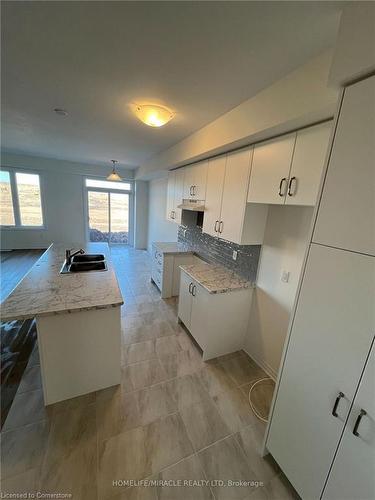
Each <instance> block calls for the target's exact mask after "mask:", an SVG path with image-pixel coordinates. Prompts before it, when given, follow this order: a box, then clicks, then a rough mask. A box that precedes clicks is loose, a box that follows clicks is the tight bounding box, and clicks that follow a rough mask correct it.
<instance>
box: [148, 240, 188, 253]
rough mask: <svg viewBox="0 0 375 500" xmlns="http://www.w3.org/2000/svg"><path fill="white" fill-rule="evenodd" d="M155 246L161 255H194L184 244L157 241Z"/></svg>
mask: <svg viewBox="0 0 375 500" xmlns="http://www.w3.org/2000/svg"><path fill="white" fill-rule="evenodd" d="M153 245H154V247H155V248H156V249H157V250H159V252H161V253H193V251H192V250H191V248H189V247H188V246H187V245H185V244H184V243H164V242H161V241H157V242H154V243H153Z"/></svg>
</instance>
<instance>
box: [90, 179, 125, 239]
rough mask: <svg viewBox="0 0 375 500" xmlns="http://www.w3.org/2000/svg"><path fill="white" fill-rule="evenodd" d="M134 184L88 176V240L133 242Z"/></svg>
mask: <svg viewBox="0 0 375 500" xmlns="http://www.w3.org/2000/svg"><path fill="white" fill-rule="evenodd" d="M131 188H132V185H131V184H130V183H129V182H111V181H98V180H95V179H86V192H87V196H86V199H87V226H88V227H87V230H88V240H89V241H92V242H106V243H109V244H122V245H129V244H132V241H131V240H132V231H131V229H132V192H131Z"/></svg>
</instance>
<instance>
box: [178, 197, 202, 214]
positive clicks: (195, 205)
mask: <svg viewBox="0 0 375 500" xmlns="http://www.w3.org/2000/svg"><path fill="white" fill-rule="evenodd" d="M177 208H181V209H182V210H191V211H192V212H204V210H205V208H204V201H203V200H182V203H181V205H178V206H177Z"/></svg>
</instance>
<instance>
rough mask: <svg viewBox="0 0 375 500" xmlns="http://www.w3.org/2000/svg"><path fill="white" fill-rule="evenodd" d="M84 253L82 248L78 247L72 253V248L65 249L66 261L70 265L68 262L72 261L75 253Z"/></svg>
mask: <svg viewBox="0 0 375 500" xmlns="http://www.w3.org/2000/svg"><path fill="white" fill-rule="evenodd" d="M84 253H85V251H84V250H82V248H80V249H79V250H77V251H76V252H73V253H72V249H70V250H65V260H66V263H67V264H68V265H69V266H70V264H71V263H72V257H74V256H75V255H78V254H84Z"/></svg>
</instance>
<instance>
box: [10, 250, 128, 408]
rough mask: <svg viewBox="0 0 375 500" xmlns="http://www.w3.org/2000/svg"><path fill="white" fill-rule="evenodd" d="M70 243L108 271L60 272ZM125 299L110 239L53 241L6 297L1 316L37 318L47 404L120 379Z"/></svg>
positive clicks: (118, 381)
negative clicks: (99, 256)
mask: <svg viewBox="0 0 375 500" xmlns="http://www.w3.org/2000/svg"><path fill="white" fill-rule="evenodd" d="M66 248H74V249H76V250H77V249H79V248H82V249H83V250H85V252H86V253H101V254H104V256H105V259H106V263H107V270H106V271H90V272H82V273H70V274H60V270H61V268H62V266H63V264H64V261H65V249H66ZM122 304H123V298H122V295H121V291H120V289H119V286H118V283H117V278H116V275H115V272H114V269H113V266H112V263H111V257H110V251H109V247H108V245H107V244H106V243H87V244H73V245H72V244H70V245H66V246H62V245H51V246H50V247H49V248H48V249H47V250H46V252H45V253H44V254H43V255H42V256H41V257H40V259H39V260H38V261H37V262H36V263H35V264H34V266H33V267H32V268H31V270H30V271H29V273H28V274H27V275H26V276H25V277H24V279H23V280H22V281H21V282H20V283H19V285H18V286H17V287H16V288H15V289H14V290H13V291H12V293H11V294H10V295H9V296H8V298H7V299H6V300H5V301H4V302H3V304H2V308H1V309H2V310H1V319H2V321H10V320H13V319H26V318H34V317H35V318H36V322H37V332H38V345H39V353H40V365H41V374H42V384H43V393H44V402H45V404H46V405H48V404H52V403H56V402H58V401H62V400H65V399H69V398H73V397H76V396H80V395H83V394H87V393H89V392H93V391H96V390H100V389H104V388H105V387H110V386H113V385H116V384H119V383H120V377H121V313H120V311H121V305H122Z"/></svg>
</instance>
